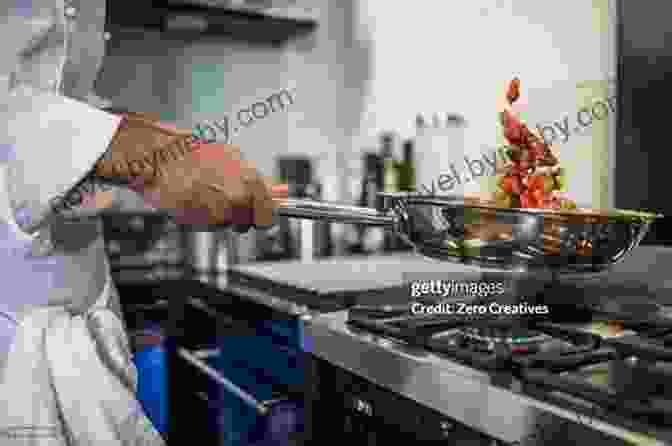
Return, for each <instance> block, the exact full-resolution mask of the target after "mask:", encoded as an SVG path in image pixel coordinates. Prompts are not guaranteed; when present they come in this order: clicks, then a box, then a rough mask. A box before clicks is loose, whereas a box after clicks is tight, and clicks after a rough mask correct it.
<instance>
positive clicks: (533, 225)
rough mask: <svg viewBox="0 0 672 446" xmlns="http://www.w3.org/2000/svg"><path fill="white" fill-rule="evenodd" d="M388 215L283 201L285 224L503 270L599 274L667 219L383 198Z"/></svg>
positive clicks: (618, 212) (410, 196)
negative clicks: (329, 228) (389, 234)
mask: <svg viewBox="0 0 672 446" xmlns="http://www.w3.org/2000/svg"><path fill="white" fill-rule="evenodd" d="M380 195H381V196H383V197H384V203H385V204H384V209H383V210H381V211H379V210H376V209H371V208H365V207H357V206H348V205H342V204H336V203H329V202H323V201H312V200H300V199H292V198H286V199H276V204H277V209H276V212H277V215H280V216H283V217H291V218H300V219H311V220H322V221H331V222H338V223H352V224H362V225H368V226H381V227H384V228H386V229H388V230H391V231H394V232H395V233H397V234H398V235H399V236H400V237H401V238H402V239H403V240H404V241H405V242H406V243H408V244H410V245H411V246H413V247H414V248H415V250H416V252H417V253H419V254H420V255H422V256H425V257H429V258H432V259H436V260H440V261H449V262H456V263H468V264H474V265H478V266H486V267H495V268H499V269H506V270H508V269H513V270H521V269H522V270H529V269H535V268H543V269H551V270H553V271H555V272H599V271H602V270H605V269H608V268H609V267H610V266H611V265H613V264H614V263H616V262H618V261H620V260H622V259H623V258H624V257H625V255H626V254H628V253H629V252H630V251H631V250H632V249H634V248H635V247H636V246H637V245H638V244H639V242H640V241H641V240H642V239H643V238H644V236H645V235H646V233H647V232H648V230H649V229H650V227H651V224H652V223H653V222H654V221H655V220H656V219H658V218H661V217H662V215H658V214H651V213H645V212H635V211H625V210H605V211H598V210H591V209H576V210H552V209H508V208H501V207H497V206H496V205H495V204H494V203H493V202H490V201H486V200H481V199H475V198H465V197H458V196H428V195H419V194H412V193H411V194H409V193H382V194H380Z"/></svg>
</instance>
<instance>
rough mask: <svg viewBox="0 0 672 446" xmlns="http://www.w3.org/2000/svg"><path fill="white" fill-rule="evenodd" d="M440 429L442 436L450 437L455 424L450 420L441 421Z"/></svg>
mask: <svg viewBox="0 0 672 446" xmlns="http://www.w3.org/2000/svg"><path fill="white" fill-rule="evenodd" d="M439 429H440V430H441V435H442V436H444V437H448V436H449V435H450V433H451V432H452V431H453V429H455V424H454V423H451V422H450V421H441V422H440V423H439Z"/></svg>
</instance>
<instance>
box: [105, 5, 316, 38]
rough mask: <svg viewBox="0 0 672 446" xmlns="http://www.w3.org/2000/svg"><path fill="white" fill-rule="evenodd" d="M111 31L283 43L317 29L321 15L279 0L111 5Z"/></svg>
mask: <svg viewBox="0 0 672 446" xmlns="http://www.w3.org/2000/svg"><path fill="white" fill-rule="evenodd" d="M107 9H108V14H107V21H108V27H109V28H111V29H119V28H121V29H131V28H135V29H137V28H143V29H153V30H159V31H161V32H163V33H166V34H167V35H176V36H177V35H180V36H181V35H189V36H190V37H191V38H195V37H198V36H200V35H226V36H229V37H231V38H233V39H238V40H245V41H249V42H260V43H264V42H266V43H283V42H285V41H287V40H289V39H291V38H293V37H297V36H299V35H302V34H305V33H308V32H311V31H313V30H314V29H315V27H316V26H317V16H316V10H315V8H313V9H306V8H301V7H297V6H296V5H295V2H294V1H289V0H284V1H274V0H133V1H128V0H111V1H110V2H109V3H108V7H107Z"/></svg>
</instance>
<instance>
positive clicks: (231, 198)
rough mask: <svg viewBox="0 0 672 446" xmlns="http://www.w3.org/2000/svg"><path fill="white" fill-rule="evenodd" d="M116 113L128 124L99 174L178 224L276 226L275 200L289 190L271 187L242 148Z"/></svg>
mask: <svg viewBox="0 0 672 446" xmlns="http://www.w3.org/2000/svg"><path fill="white" fill-rule="evenodd" d="M110 112H112V113H115V111H113V110H111V111H110ZM116 112H117V113H119V114H123V116H124V120H123V121H122V123H121V125H120V126H119V129H118V130H117V133H116V134H115V136H114V138H113V140H112V142H111V144H110V147H109V149H108V151H107V153H106V154H105V156H104V157H103V158H102V159H100V160H99V161H98V162H97V163H96V169H95V175H96V176H98V177H101V178H104V179H108V180H115V181H120V182H121V183H122V184H129V183H131V184H132V189H134V190H135V191H136V192H140V193H142V194H143V195H144V197H145V199H146V200H147V202H148V203H149V204H150V205H152V206H154V207H156V208H160V209H163V210H168V211H173V212H174V214H175V216H176V218H177V219H178V221H179V222H180V223H184V224H190V225H201V224H202V225H220V224H234V225H239V226H242V230H243V231H245V230H247V229H249V227H250V225H253V226H267V225H271V224H272V222H273V210H274V208H275V203H274V201H273V198H274V197H278V198H280V197H286V195H287V188H286V186H285V187H282V186H276V187H272V186H271V183H270V181H268V180H266V179H264V178H262V176H261V175H260V174H259V173H258V172H257V170H256V169H255V167H254V165H253V164H252V163H250V162H247V161H244V160H243V159H242V157H241V155H240V150H239V149H238V147H236V146H232V145H228V144H206V143H203V142H202V141H200V140H198V138H195V137H194V136H192V135H191V132H189V131H186V130H182V129H179V128H176V127H175V126H172V125H168V124H165V123H161V122H159V121H156V120H155V117H152V116H150V115H147V114H142V113H129V112H125V111H116Z"/></svg>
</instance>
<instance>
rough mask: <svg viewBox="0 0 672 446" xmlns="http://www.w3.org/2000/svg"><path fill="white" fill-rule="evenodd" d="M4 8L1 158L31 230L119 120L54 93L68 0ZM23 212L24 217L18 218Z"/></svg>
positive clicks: (80, 175) (0, 11) (22, 222)
mask: <svg viewBox="0 0 672 446" xmlns="http://www.w3.org/2000/svg"><path fill="white" fill-rule="evenodd" d="M22 3H25V2H16V1H12V2H2V5H1V6H0V35H2V36H3V37H4V38H3V42H2V43H1V44H0V61H2V63H1V64H0V156H1V157H2V158H4V159H3V160H1V161H0V164H4V163H3V162H2V161H6V163H7V170H6V180H7V189H8V191H9V197H8V198H9V201H10V203H9V204H10V205H11V208H12V209H13V211H14V214H15V217H16V219H17V223H19V226H20V227H21V228H22V229H23V230H24V231H26V232H29V233H30V232H33V231H34V230H35V229H36V228H38V227H39V226H41V225H42V224H43V223H44V221H45V219H46V218H47V217H49V216H50V215H51V214H52V213H53V212H52V209H51V205H50V203H51V202H53V200H54V198H55V197H60V196H63V195H64V194H66V193H67V191H69V190H71V189H72V188H73V186H75V185H76V184H78V183H79V182H80V181H82V179H84V178H85V177H86V176H87V174H88V173H89V172H90V170H91V169H92V167H93V166H94V164H95V163H96V161H97V160H98V159H99V158H100V157H101V156H102V154H103V153H104V152H105V150H106V149H107V148H108V146H109V144H110V142H111V141H112V139H113V136H114V134H115V132H116V131H117V128H118V126H119V123H120V121H121V119H120V118H119V117H118V116H115V115H113V114H110V113H106V112H104V111H101V110H98V109H96V108H93V107H91V106H89V105H87V104H85V103H82V102H79V101H75V100H72V99H68V98H66V97H64V96H61V95H59V94H57V93H54V92H53V90H54V88H53V85H52V82H53V81H57V80H58V78H57V75H55V74H54V72H55V73H58V70H59V69H60V62H59V61H60V58H61V54H62V51H63V47H64V43H63V39H65V36H66V33H65V31H66V30H65V23H64V18H63V17H64V16H63V11H62V9H63V2H57V1H54V0H38V1H33V2H28V3H27V4H26V6H25V7H21V6H20V5H21V4H22ZM19 217H21V218H19Z"/></svg>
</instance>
